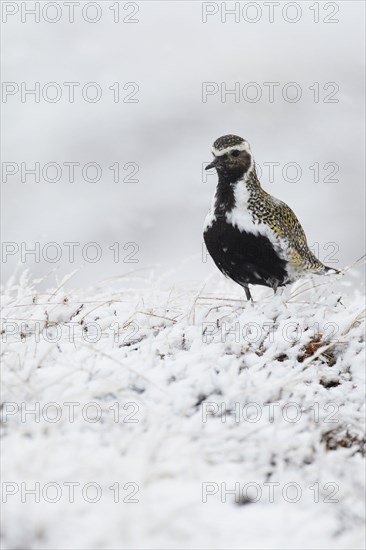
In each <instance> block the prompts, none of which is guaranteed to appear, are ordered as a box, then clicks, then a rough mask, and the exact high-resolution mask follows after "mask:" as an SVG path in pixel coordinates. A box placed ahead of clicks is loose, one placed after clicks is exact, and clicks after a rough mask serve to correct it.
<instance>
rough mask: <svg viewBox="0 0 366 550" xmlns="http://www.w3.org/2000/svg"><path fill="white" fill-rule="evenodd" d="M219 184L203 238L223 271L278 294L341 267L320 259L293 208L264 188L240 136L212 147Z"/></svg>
mask: <svg viewBox="0 0 366 550" xmlns="http://www.w3.org/2000/svg"><path fill="white" fill-rule="evenodd" d="M212 154H213V157H214V158H213V161H212V162H211V163H209V164H208V165H207V166H206V168H205V169H206V170H210V169H212V168H215V169H216V172H217V175H218V183H217V186H216V191H215V194H214V197H213V201H212V206H211V208H210V210H209V212H208V214H207V216H206V219H205V223H204V230H203V238H204V242H205V245H206V248H207V250H208V252H209V254H210V256H211V258H212V259H213V261H214V263H215V264H216V266H217V267H218V268H219V270H220V271H221V272H222V273H223V274H224V275H225V276H226V277H228V278H230V279H232V280H233V281H235V282H236V283H238V284H239V285H240V286H242V287H243V288H244V291H245V295H246V298H247V300H248V301H249V300H251V301H253V299H252V295H251V292H250V289H249V285H262V286H266V287H270V288H272V289H273V291H274V293H276V291H277V289H278V288H279V287H282V286H285V285H288V284H290V283H293V282H294V281H296V280H298V279H299V278H301V277H303V276H304V275H307V274H312V273H315V274H318V275H325V274H330V273H339V271H338V270H336V269H334V268H331V267H328V266H326V265H324V264H323V263H322V262H320V261H319V260H318V259H317V258H316V256H315V255H314V254H313V253H312V251H311V250H310V249H309V246H308V243H307V239H306V234H305V231H304V230H303V228H302V226H301V224H300V222H299V220H298V219H297V217H296V215H295V214H294V212H293V211H292V210H291V208H290V207H289V206H288V205H287V204H286V203H284V202H282V201H280V200H279V199H277V198H275V197H273V196H272V195H270V194H269V193H267V192H266V191H264V189H262V187H261V184H260V181H259V179H258V177H257V173H256V166H255V161H254V159H253V155H252V152H251V148H250V145H249V143H248V142H247V141H246V140H245V139H243V138H241V137H239V136H236V135H233V134H229V135H225V136H222V137H220V138H218V139H217V140H216V141H215V142H214V144H213V146H212Z"/></svg>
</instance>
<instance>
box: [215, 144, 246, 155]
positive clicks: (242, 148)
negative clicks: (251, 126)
mask: <svg viewBox="0 0 366 550" xmlns="http://www.w3.org/2000/svg"><path fill="white" fill-rule="evenodd" d="M235 150H236V151H247V153H250V148H249V144H248V143H247V142H246V141H243V143H238V145H232V146H231V147H226V149H216V148H215V147H213V146H212V149H211V151H212V152H213V154H214V155H215V157H221V156H222V155H226V154H227V153H230V152H231V151H235Z"/></svg>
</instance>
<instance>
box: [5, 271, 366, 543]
mask: <svg viewBox="0 0 366 550" xmlns="http://www.w3.org/2000/svg"><path fill="white" fill-rule="evenodd" d="M215 277H216V275H215ZM347 280H348V281H349V280H350V279H347V277H345V282H339V280H338V279H337V277H333V278H327V279H325V278H323V279H322V278H320V279H319V278H318V279H316V280H314V282H312V281H302V282H301V283H298V284H296V285H294V286H292V287H291V288H287V289H285V291H284V292H283V293H282V295H278V296H276V297H275V298H273V296H272V292H271V291H269V290H268V289H260V288H258V287H257V288H256V289H255V290H254V297H255V302H254V304H248V303H246V302H245V301H244V296H243V294H244V293H242V292H241V289H240V288H239V287H237V286H236V285H234V284H232V283H230V282H226V281H224V280H223V278H222V277H221V275H220V274H218V273H217V278H215V279H211V280H210V281H209V282H207V284H206V285H204V286H202V287H198V286H197V287H196V288H194V287H193V286H191V287H190V288H184V287H177V288H172V287H170V288H164V287H163V285H161V284H160V285H157V284H155V285H154V284H150V285H146V288H145V289H144V288H142V289H141V288H140V289H139V290H133V289H129V288H126V287H125V288H123V289H122V290H121V284H120V281H118V280H116V281H114V282H113V284H112V283H111V282H108V283H105V284H103V285H102V284H101V285H100V286H99V287H96V288H84V289H77V290H76V289H75V290H71V289H72V280H71V281H66V280H65V281H62V282H61V283H60V284H59V285H57V286H55V287H54V288H53V289H51V290H49V291H48V292H47V293H44V292H39V291H38V290H37V284H36V283H32V281H31V280H29V279H28V277H27V275H26V274H23V276H22V277H21V278H20V281H18V282H17V283H15V282H14V281H13V283H10V284H9V286H8V288H7V289H5V291H4V293H3V308H2V313H3V327H2V329H3V332H2V338H3V344H2V360H3V407H2V413H3V418H2V427H3V443H4V445H3V463H2V480H3V484H2V489H3V497H2V498H3V548H4V550H15V549H19V548H22V549H28V548H29V549H49V548H55V549H66V548H67V549H68V548H73V549H112V548H116V549H117V548H119V549H120V548H126V549H131V548H154V549H164V548H192V549H193V548H195V549H196V548H207V549H211V548H212V549H216V548H226V549H227V548H246V549H254V548H255V549H276V550H277V549H287V548H288V549H290V548H291V549H294V548H296V549H305V548H306V549H309V548H311V549H329V548H332V549H344V548H348V549H358V548H363V547H364V546H363V545H364V541H363V518H364V498H363V495H364V468H363V456H364V441H365V438H364V432H363V430H364V422H363V420H364V355H363V352H364V341H363V330H364V327H363V316H364V312H363V305H362V303H363V300H362V299H361V296H360V295H357V294H355V295H354V297H352V295H351V296H350V293H349V289H347V292H346V293H344V292H343V287H342V285H345V284H346V283H347ZM38 288H39V285H38ZM42 288H44V286H42ZM67 289H69V290H67ZM31 410H33V411H34V412H33V413H31V412H29V411H31ZM27 411H28V413H27ZM32 491H33V492H32Z"/></svg>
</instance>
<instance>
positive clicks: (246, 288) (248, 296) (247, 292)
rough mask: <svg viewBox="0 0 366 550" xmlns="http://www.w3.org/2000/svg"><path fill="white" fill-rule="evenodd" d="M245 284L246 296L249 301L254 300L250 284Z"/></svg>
mask: <svg viewBox="0 0 366 550" xmlns="http://www.w3.org/2000/svg"><path fill="white" fill-rule="evenodd" d="M243 286H244V290H245V296H246V297H247V300H248V302H249V301H251V302H253V298H252V295H251V293H250V290H249V286H248V285H243Z"/></svg>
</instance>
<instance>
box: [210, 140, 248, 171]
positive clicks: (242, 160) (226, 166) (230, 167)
mask: <svg viewBox="0 0 366 550" xmlns="http://www.w3.org/2000/svg"><path fill="white" fill-rule="evenodd" d="M214 157H215V158H214V160H213V162H211V164H209V165H208V166H206V170H210V168H216V170H217V173H218V174H219V175H220V174H222V175H224V174H227V175H230V174H231V175H233V176H235V177H236V178H238V177H241V176H243V175H244V174H245V173H246V172H247V171H248V170H249V167H250V164H251V155H250V153H248V151H240V150H239V149H235V146H234V147H231V148H230V149H228V151H227V152H226V153H224V154H223V155H217V156H216V155H214Z"/></svg>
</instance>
